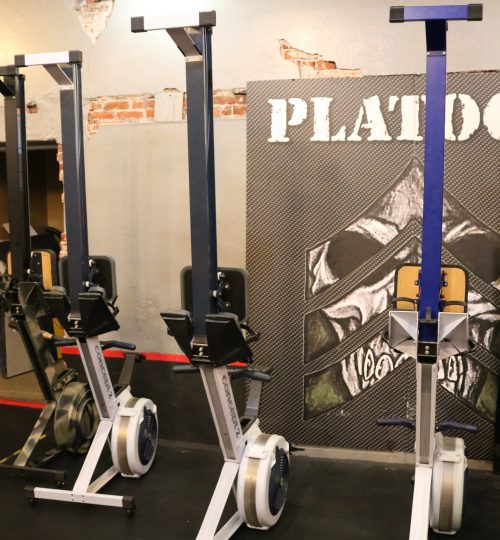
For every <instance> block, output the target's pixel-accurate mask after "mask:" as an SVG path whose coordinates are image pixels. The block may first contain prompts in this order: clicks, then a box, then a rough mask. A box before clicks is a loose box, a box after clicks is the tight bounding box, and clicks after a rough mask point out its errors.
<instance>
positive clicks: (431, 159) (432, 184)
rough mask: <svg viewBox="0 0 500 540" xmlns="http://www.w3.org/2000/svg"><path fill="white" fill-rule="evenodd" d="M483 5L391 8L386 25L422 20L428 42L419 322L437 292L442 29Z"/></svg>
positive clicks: (433, 306)
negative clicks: (388, 21) (449, 22)
mask: <svg viewBox="0 0 500 540" xmlns="http://www.w3.org/2000/svg"><path fill="white" fill-rule="evenodd" d="M482 16H483V7H482V5H481V4H463V5H448V6H394V7H391V10H390V17H389V20H390V22H394V23H402V22H408V21H423V22H425V33H426V42H427V66H426V109H425V142H424V144H425V151H424V204H423V206H424V209H423V219H422V268H421V273H420V299H419V313H418V315H419V319H420V320H421V321H422V320H424V319H428V316H429V315H430V317H431V319H433V320H435V319H437V316H438V313H439V307H440V292H441V244H442V234H443V188H444V142H445V138H444V136H445V112H446V31H447V28H448V21H457V20H462V21H480V20H482ZM436 340H437V325H435V324H420V325H419V341H423V342H434V343H435V342H436Z"/></svg>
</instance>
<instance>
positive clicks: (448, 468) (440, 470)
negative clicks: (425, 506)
mask: <svg viewBox="0 0 500 540" xmlns="http://www.w3.org/2000/svg"><path fill="white" fill-rule="evenodd" d="M466 469H467V458H466V457H465V446H464V441H463V439H459V438H457V437H443V435H442V433H437V434H436V446H435V452H434V466H433V469H432V488H431V509H430V520H429V522H430V526H431V528H432V529H433V530H434V531H435V532H437V533H441V534H455V533H457V532H458V531H459V530H460V527H461V525H462V511H463V501H464V486H465V482H464V479H465V471H466Z"/></svg>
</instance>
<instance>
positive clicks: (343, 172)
mask: <svg viewBox="0 0 500 540" xmlns="http://www.w3.org/2000/svg"><path fill="white" fill-rule="evenodd" d="M447 91H448V96H447V119H446V139H447V142H446V172H445V174H446V177H445V203H444V224H443V263H445V264H461V265H463V266H464V267H465V268H466V269H467V272H468V275H469V284H468V306H469V307H468V311H469V315H470V328H471V330H470V332H471V339H472V340H473V342H474V347H475V348H474V350H472V351H471V352H470V353H469V354H467V355H456V356H452V357H451V358H448V359H446V360H444V361H440V362H439V366H438V368H439V383H440V384H439V386H438V401H439V403H438V407H437V410H438V414H440V415H442V417H439V418H438V421H440V420H457V421H461V422H466V423H472V424H477V425H478V426H479V433H478V434H475V435H470V434H467V435H466V437H465V438H466V445H467V446H468V452H469V455H470V457H473V458H479V459H492V456H493V441H494V428H495V419H496V404H497V393H498V381H499V375H500V361H499V356H500V350H499V344H500V326H499V324H500V268H499V266H498V260H500V213H499V212H498V200H499V195H500V162H499V159H498V155H499V152H500V73H495V72H487V73H458V74H450V75H448V87H447ZM424 114H425V78H424V77H422V76H418V75H403V76H384V77H364V78H353V79H317V80H300V81H293V80H289V81H259V82H252V83H250V84H249V86H248V180H247V181H248V183H247V208H248V210H247V266H248V269H249V272H250V306H251V307H250V316H251V322H252V323H253V325H254V326H255V327H256V328H258V330H259V331H261V332H262V334H263V338H262V340H261V341H260V342H258V343H257V344H256V346H255V352H256V360H257V361H258V362H260V363H262V364H263V365H267V364H271V365H273V366H274V368H275V369H274V379H275V382H274V383H273V384H272V385H270V386H269V387H268V388H267V389H266V392H265V393H264V396H263V403H262V422H263V425H264V426H265V428H266V429H267V430H269V429H271V430H277V431H280V432H283V433H284V434H285V435H286V437H287V438H288V439H289V440H293V441H294V442H295V443H301V444H311V445H326V446H338V447H349V448H360V449H373V450H400V451H407V452H411V451H413V444H414V437H413V434H412V433H409V432H406V431H404V430H396V431H392V430H390V429H389V430H388V429H384V428H380V427H378V426H376V425H375V419H376V418H378V417H397V416H408V417H414V413H415V374H414V373H415V361H414V360H412V359H409V358H407V357H406V356H405V355H403V354H401V353H397V352H396V351H394V350H392V349H390V348H389V346H388V345H387V343H386V338H385V332H386V330H387V324H388V310H389V308H390V303H391V297H392V293H393V280H394V270H395V268H396V267H397V266H398V265H399V264H401V263H408V262H410V263H417V262H419V261H420V254H421V239H420V230H421V214H422V188H423V135H424V129H425V119H424Z"/></svg>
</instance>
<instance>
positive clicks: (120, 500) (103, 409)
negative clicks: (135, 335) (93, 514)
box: [26, 338, 156, 513]
mask: <svg viewBox="0 0 500 540" xmlns="http://www.w3.org/2000/svg"><path fill="white" fill-rule="evenodd" d="M78 345H79V349H80V353H81V357H82V360H83V365H84V367H85V370H86V372H87V378H88V380H89V384H90V387H91V390H92V395H93V396H94V398H96V406H97V409H98V411H99V416H100V422H99V426H98V427H97V431H96V434H95V436H94V439H93V441H92V444H91V445H90V448H89V451H88V453H87V456H86V457H85V461H84V462H83V465H82V468H81V470H80V474H79V475H78V478H77V479H76V482H75V484H74V486H73V489H71V490H60V489H48V488H41V487H35V488H31V487H29V488H26V496H27V497H28V498H29V499H30V500H31V501H32V502H36V501H37V500H38V499H50V500H54V501H65V502H73V503H80V504H96V505H103V506H114V507H118V508H125V509H126V510H127V512H129V513H132V512H133V510H134V499H133V497H130V496H122V495H107V494H105V493H98V491H99V490H101V489H102V488H103V487H104V486H105V485H106V484H107V483H108V482H109V481H110V480H112V479H113V478H114V477H115V476H116V475H118V474H122V475H123V476H135V477H139V476H141V475H142V474H144V473H145V472H147V470H149V467H150V466H151V463H152V461H153V459H154V456H153V458H152V459H151V460H150V462H149V463H148V464H147V466H142V464H141V466H140V467H139V466H136V463H135V462H136V461H137V459H138V458H137V456H136V448H135V447H133V445H129V444H128V443H129V442H130V441H129V439H131V438H134V441H132V442H133V443H134V444H135V446H137V445H136V442H137V434H138V423H139V421H140V419H141V418H142V416H141V414H142V410H143V409H144V407H147V408H149V409H151V410H152V411H153V413H154V414H156V406H155V405H154V404H153V402H151V401H150V400H147V399H145V398H133V397H132V395H131V393H130V388H129V387H127V388H125V389H124V390H123V391H122V392H121V393H120V394H119V395H116V394H115V392H114V390H113V387H112V386H111V382H110V378H109V373H108V370H107V367H106V364H105V362H104V356H103V354H102V349H101V346H100V343H99V340H98V338H87V340H86V342H84V343H82V342H80V341H79V343H78ZM132 403H134V404H135V405H136V407H134V406H132V405H131V406H129V407H127V404H132ZM122 417H125V418H126V419H127V420H128V423H127V430H126V432H125V434H124V436H125V441H124V442H125V443H127V444H125V450H126V452H125V453H126V455H125V458H126V459H125V461H126V463H127V467H128V469H129V470H123V469H122V468H121V467H120V466H119V465H118V463H120V460H119V459H118V458H117V457H116V456H115V455H113V458H115V457H116V459H113V466H112V467H110V468H109V469H108V470H107V471H105V472H104V473H103V474H101V475H100V476H99V477H98V478H96V479H95V480H94V481H92V478H93V476H94V473H95V470H96V467H97V464H98V462H99V459H100V458H101V455H102V452H103V450H104V447H105V446H106V443H108V442H109V444H110V445H111V440H112V439H113V438H114V439H115V440H116V439H117V434H116V433H115V434H114V435H115V436H114V437H113V436H112V434H113V432H116V431H120V430H121V424H120V422H119V421H118V422H117V421H116V420H117V419H118V420H120V419H121V418H122ZM115 446H116V444H115ZM129 446H130V447H131V448H132V447H133V450H131V449H129ZM117 452H118V453H119V450H115V454H116V453H117ZM112 454H113V452H112ZM130 467H131V468H132V469H133V470H130Z"/></svg>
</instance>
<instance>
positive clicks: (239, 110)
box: [233, 103, 247, 116]
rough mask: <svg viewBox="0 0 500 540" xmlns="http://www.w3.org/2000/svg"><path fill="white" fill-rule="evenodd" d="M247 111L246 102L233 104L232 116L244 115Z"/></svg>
mask: <svg viewBox="0 0 500 540" xmlns="http://www.w3.org/2000/svg"><path fill="white" fill-rule="evenodd" d="M246 113H247V106H246V103H237V104H236V105H233V116H244V115H245V114H246Z"/></svg>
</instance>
